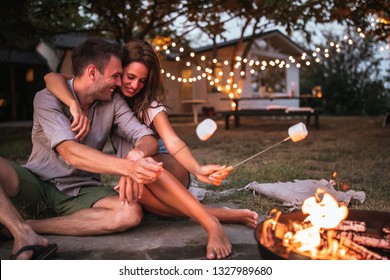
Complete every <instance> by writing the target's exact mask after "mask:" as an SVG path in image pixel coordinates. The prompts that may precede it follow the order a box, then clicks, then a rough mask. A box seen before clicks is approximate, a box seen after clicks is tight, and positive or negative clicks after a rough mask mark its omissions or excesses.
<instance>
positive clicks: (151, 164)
mask: <svg viewBox="0 0 390 280" xmlns="http://www.w3.org/2000/svg"><path fill="white" fill-rule="evenodd" d="M122 55H123V52H122V49H121V47H120V46H118V45H115V44H111V43H108V42H106V41H104V40H102V39H88V40H86V41H85V42H84V43H82V44H81V45H80V46H78V47H77V48H75V49H74V52H73V56H72V64H73V69H74V74H75V78H74V79H73V80H71V81H69V86H70V88H71V89H72V91H73V94H74V97H75V98H76V99H77V100H78V102H79V103H80V105H81V106H82V108H83V110H85V112H86V113H87V115H88V116H89V118H90V119H91V128H90V133H89V134H88V136H87V137H85V139H83V140H82V141H79V140H77V139H76V138H75V134H74V132H73V131H72V128H71V125H70V123H71V114H70V112H69V109H68V108H67V106H65V105H64V104H63V103H61V102H60V101H59V100H58V99H56V98H55V97H54V96H53V95H51V94H50V93H49V92H48V91H47V90H46V89H44V90H42V91H40V92H38V93H37V94H36V97H35V99H34V125H33V130H32V143H33V150H32V153H31V155H30V158H29V160H28V162H27V164H26V165H25V166H19V165H17V164H15V163H13V162H9V161H7V160H5V159H1V158H0V187H1V188H2V190H3V191H4V193H5V194H7V195H8V197H10V199H11V201H12V202H13V204H14V205H15V206H16V207H17V208H18V209H19V210H20V211H21V212H23V213H27V214H28V215H29V218H32V219H30V220H28V224H29V225H31V227H32V228H33V229H34V230H35V231H36V232H38V233H47V234H61V235H79V236H86V235H100V234H108V233H113V232H118V231H124V230H126V229H129V228H132V227H134V226H137V225H138V224H139V223H140V221H141V219H142V209H141V206H140V205H139V204H138V203H136V202H132V203H119V199H118V195H117V192H116V191H114V190H113V189H111V188H108V187H103V186H102V185H101V182H100V176H99V174H114V175H120V176H125V177H128V178H131V180H132V181H134V182H136V183H138V184H145V183H150V182H153V181H154V180H156V178H157V177H158V176H159V175H160V174H161V172H162V167H161V164H159V163H157V162H156V161H154V160H153V159H152V158H151V157H150V156H151V155H154V154H155V153H156V152H157V149H158V147H157V141H156V139H155V138H154V136H152V134H153V132H152V131H151V130H149V129H147V128H146V127H145V126H143V125H141V124H140V123H139V122H138V120H137V119H136V117H135V116H134V114H133V113H132V111H131V110H130V109H129V107H128V106H127V104H126V103H125V101H124V100H123V99H122V97H120V96H119V94H115V93H114V90H115V88H116V87H119V86H120V85H121V74H122V64H121V58H122ZM110 133H116V134H118V135H119V136H121V137H124V138H125V139H127V140H128V141H131V142H132V143H133V145H134V149H133V151H131V153H132V156H131V157H130V158H132V159H133V160H129V159H121V158H117V157H115V156H112V155H107V154H104V153H102V152H101V151H102V150H103V148H104V145H105V143H106V141H107V139H108V138H109V136H110ZM8 208H9V207H8ZM1 210H2V211H10V210H9V209H8V210H7V209H2V208H1ZM0 223H3V221H2V220H0ZM8 224H9V223H8ZM42 242H43V241H41V243H42ZM43 243H45V242H43ZM43 245H46V244H43ZM15 250H16V248H14V251H15Z"/></svg>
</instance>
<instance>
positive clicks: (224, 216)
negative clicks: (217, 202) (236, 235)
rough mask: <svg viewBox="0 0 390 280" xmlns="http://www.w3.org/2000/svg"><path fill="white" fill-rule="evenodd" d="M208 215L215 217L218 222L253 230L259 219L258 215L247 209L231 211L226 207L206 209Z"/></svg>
mask: <svg viewBox="0 0 390 280" xmlns="http://www.w3.org/2000/svg"><path fill="white" fill-rule="evenodd" d="M207 211H209V213H210V214H212V215H213V216H215V217H216V218H217V219H218V220H219V221H220V222H223V223H230V224H244V225H246V226H248V227H250V228H255V227H256V225H257V221H258V219H259V214H257V213H256V212H254V211H251V210H249V209H232V208H228V207H222V208H207Z"/></svg>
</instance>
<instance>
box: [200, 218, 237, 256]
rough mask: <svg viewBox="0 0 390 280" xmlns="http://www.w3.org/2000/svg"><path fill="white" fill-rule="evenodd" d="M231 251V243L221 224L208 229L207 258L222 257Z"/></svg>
mask: <svg viewBox="0 0 390 280" xmlns="http://www.w3.org/2000/svg"><path fill="white" fill-rule="evenodd" d="M231 253H232V245H231V244H230V241H229V239H228V237H227V235H226V233H225V231H224V230H223V227H222V225H220V224H219V225H218V224H217V225H216V226H215V227H213V228H212V229H211V230H209V231H208V240H207V255H206V257H207V259H209V260H213V259H223V258H227V257H228V256H229V255H230V254H231Z"/></svg>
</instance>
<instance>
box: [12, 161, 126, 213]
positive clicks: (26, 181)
mask: <svg viewBox="0 0 390 280" xmlns="http://www.w3.org/2000/svg"><path fill="white" fill-rule="evenodd" d="M10 164H11V165H12V166H13V168H14V169H15V172H16V174H17V176H18V178H19V191H18V194H17V195H15V196H14V197H11V198H10V199H11V201H12V202H13V204H14V205H15V207H16V208H17V209H18V210H20V212H21V213H22V215H23V218H25V219H27V218H28V219H40V218H48V217H55V216H62V215H69V214H72V213H74V212H76V211H79V210H81V209H86V208H90V207H92V206H93V205H94V204H95V203H96V202H97V201H99V200H100V199H102V198H105V197H108V196H113V195H118V193H117V192H116V191H115V190H114V189H112V188H110V187H100V186H91V187H85V186H83V187H82V188H81V189H80V192H79V194H78V195H77V196H75V197H73V196H69V195H66V194H64V193H62V192H61V191H60V190H58V189H57V188H56V187H55V185H54V184H53V183H51V182H48V181H43V180H41V179H40V178H39V177H38V176H37V175H35V174H33V173H32V172H31V171H29V170H28V169H27V168H24V167H22V166H20V165H18V164H16V163H14V162H10ZM118 200H119V198H118ZM118 203H119V202H118Z"/></svg>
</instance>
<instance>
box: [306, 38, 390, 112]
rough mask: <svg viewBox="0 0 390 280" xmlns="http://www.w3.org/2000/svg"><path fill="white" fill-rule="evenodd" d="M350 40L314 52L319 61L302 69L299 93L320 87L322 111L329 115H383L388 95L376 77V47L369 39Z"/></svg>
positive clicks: (377, 66)
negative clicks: (323, 102) (322, 99)
mask: <svg viewBox="0 0 390 280" xmlns="http://www.w3.org/2000/svg"><path fill="white" fill-rule="evenodd" d="M325 38H326V41H327V42H335V41H337V42H341V41H343V39H341V38H337V37H335V36H334V35H333V34H331V33H329V34H326V35H325ZM350 38H351V40H352V41H353V43H345V44H343V45H342V46H340V48H337V47H329V44H324V45H323V46H321V51H320V52H317V54H318V55H317V56H318V57H319V59H320V60H321V61H320V62H319V63H318V64H313V63H312V64H311V65H310V66H309V67H304V68H303V69H301V90H302V91H303V92H311V88H312V87H313V86H316V85H320V86H321V87H322V91H323V97H324V99H325V100H326V103H325V109H326V111H327V112H328V113H331V114H339V115H340V114H341V115H348V114H354V115H356V114H359V115H360V114H363V115H377V114H383V113H384V112H385V111H386V109H388V108H389V107H388V106H389V100H390V92H389V90H388V89H386V88H385V85H384V84H385V81H384V79H383V78H381V76H380V75H379V72H380V60H381V59H380V58H377V57H376V53H377V45H376V44H375V42H374V40H373V39H370V38H369V39H365V40H363V39H362V38H360V37H358V36H357V37H354V36H352V35H351V36H350ZM352 41H350V42H352ZM338 49H339V51H338ZM326 50H327V51H326Z"/></svg>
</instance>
